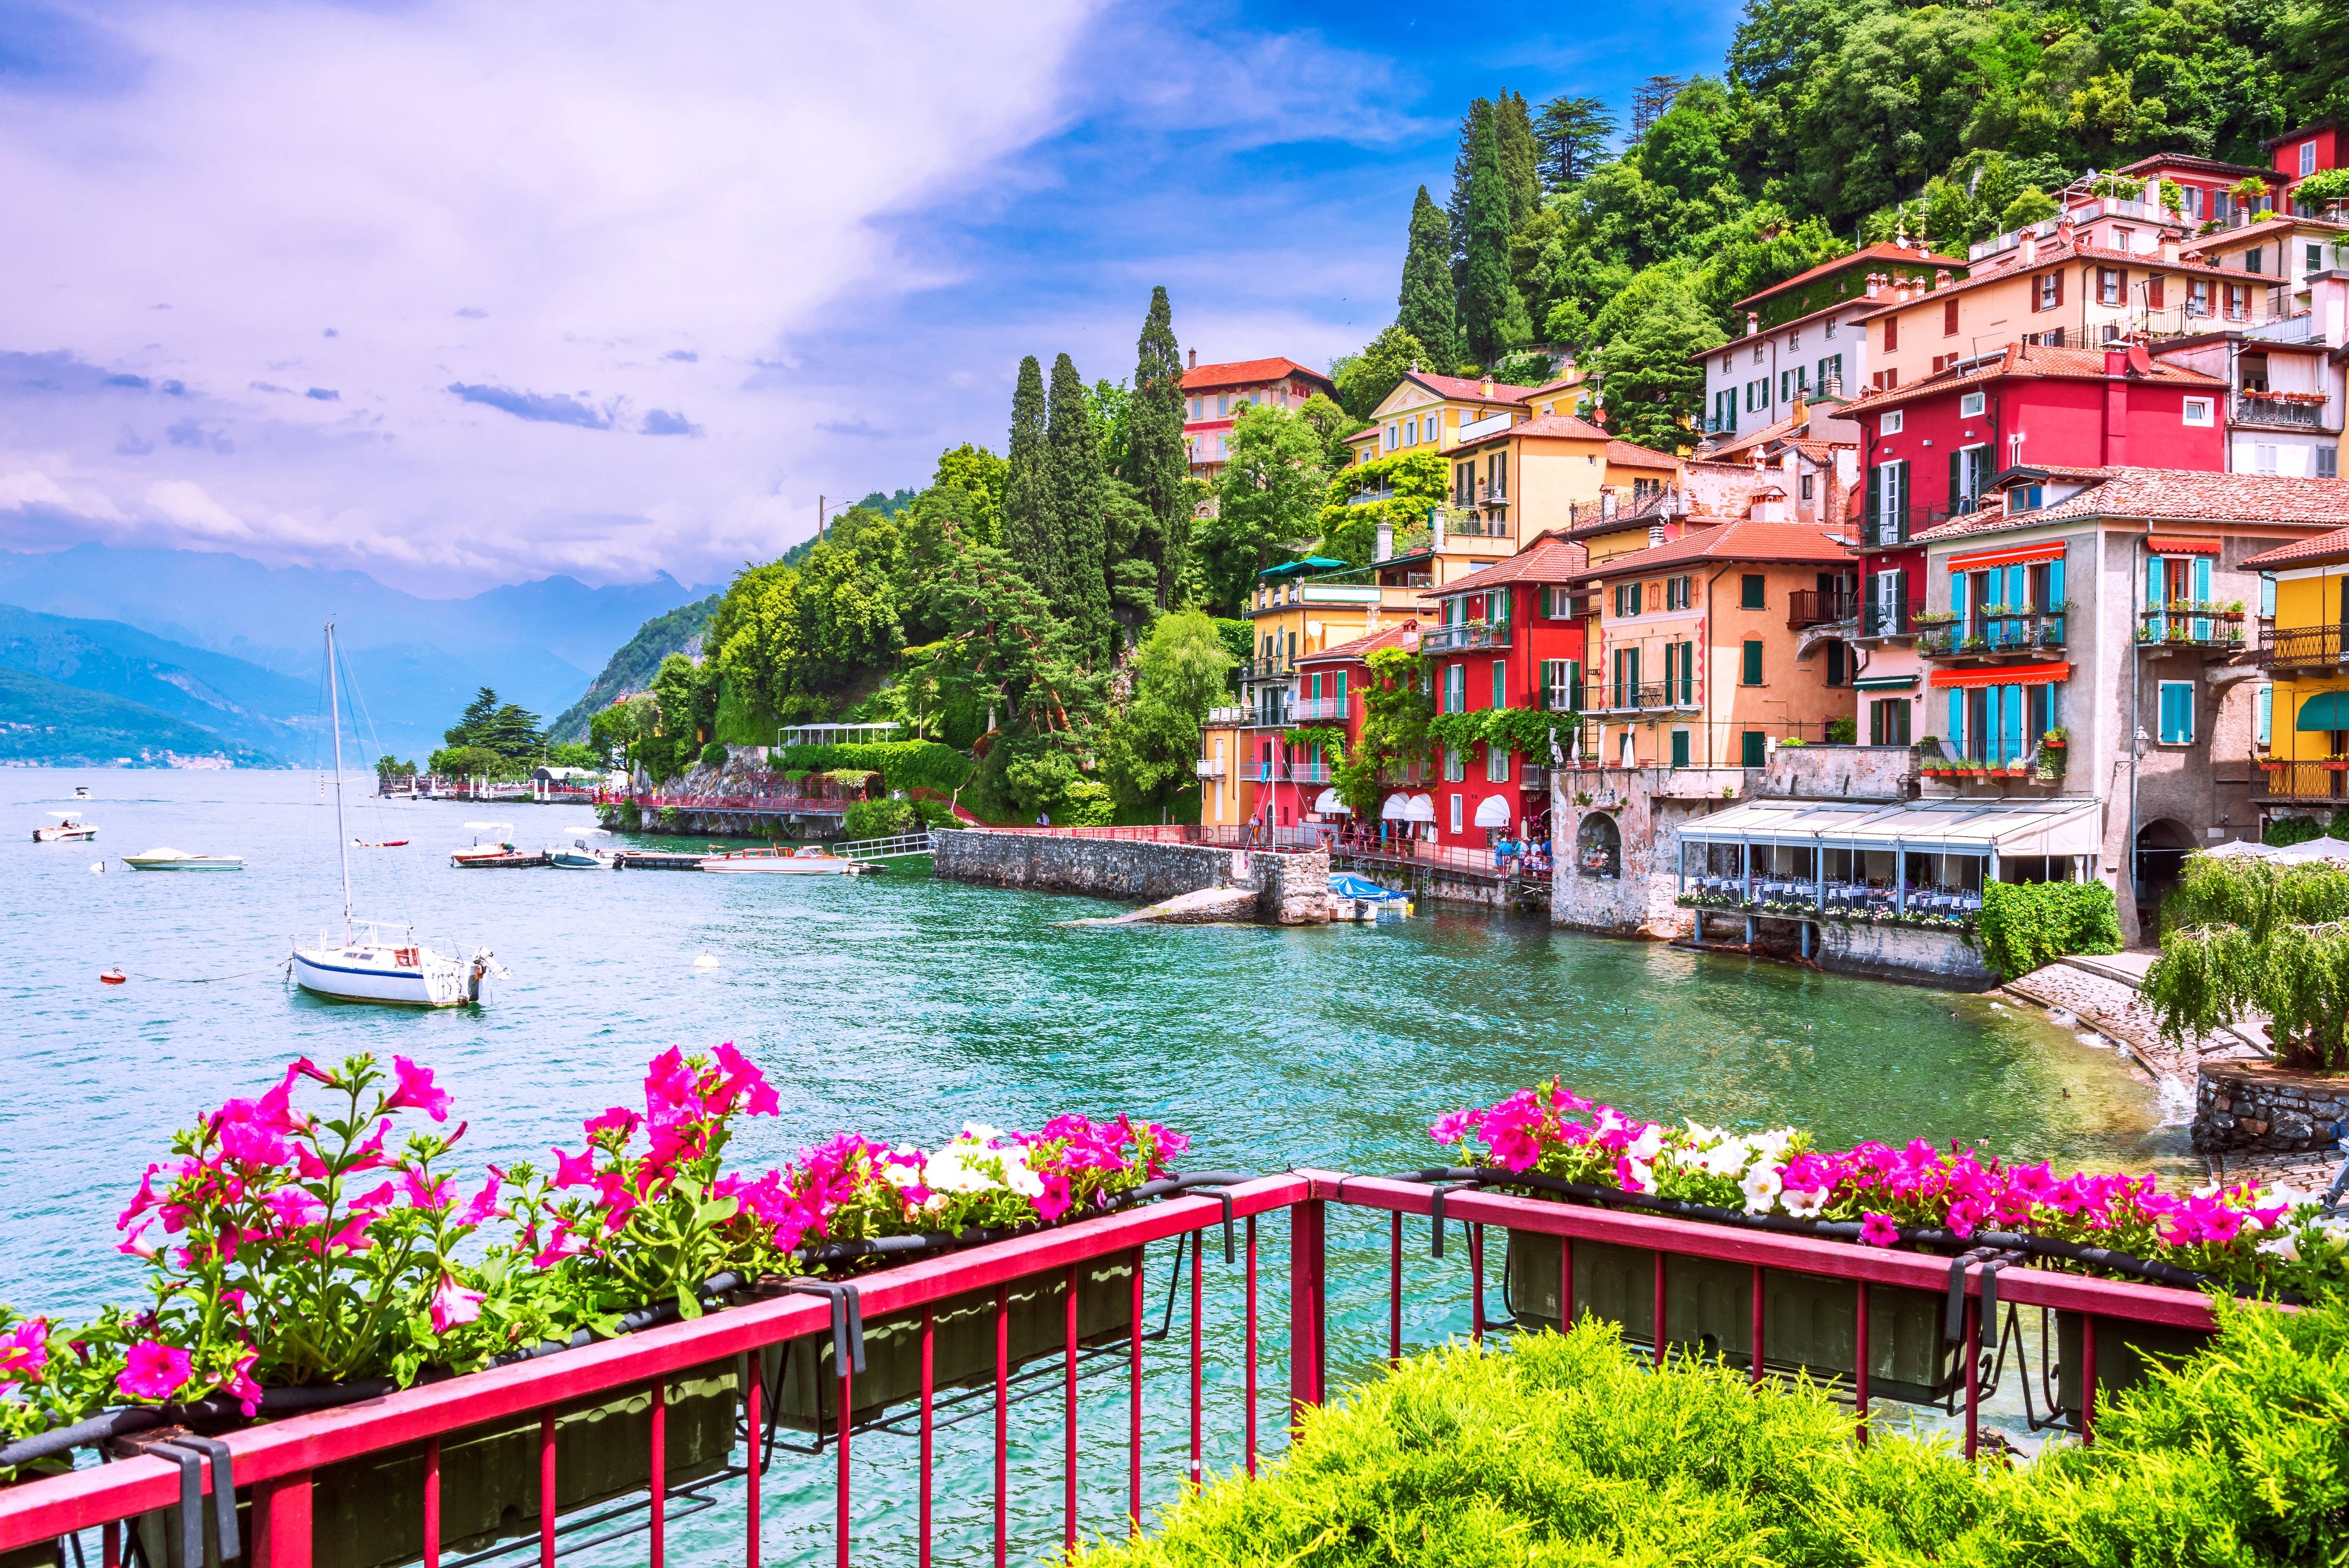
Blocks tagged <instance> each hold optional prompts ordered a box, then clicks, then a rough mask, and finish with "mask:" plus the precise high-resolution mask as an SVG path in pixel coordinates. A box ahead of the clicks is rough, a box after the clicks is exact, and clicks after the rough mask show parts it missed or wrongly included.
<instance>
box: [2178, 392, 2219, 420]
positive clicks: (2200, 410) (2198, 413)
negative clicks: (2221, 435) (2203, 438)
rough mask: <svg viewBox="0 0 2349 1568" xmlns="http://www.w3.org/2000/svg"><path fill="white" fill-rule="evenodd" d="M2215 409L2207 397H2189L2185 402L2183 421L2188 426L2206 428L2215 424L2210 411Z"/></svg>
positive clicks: (2211, 400) (2213, 402) (2214, 405)
mask: <svg viewBox="0 0 2349 1568" xmlns="http://www.w3.org/2000/svg"><path fill="white" fill-rule="evenodd" d="M2215 407H2217V405H2216V403H2215V401H2214V400H2213V399H2211V398H2209V397H2189V398H2187V399H2186V402H2185V419H2186V422H2187V423H2188V424H2189V425H2203V426H2208V425H2210V424H2213V423H2215V422H2216V421H2215V418H2214V416H2213V414H2212V410H2213V409H2214V408H2215Z"/></svg>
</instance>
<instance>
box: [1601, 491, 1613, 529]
mask: <svg viewBox="0 0 2349 1568" xmlns="http://www.w3.org/2000/svg"><path fill="white" fill-rule="evenodd" d="M1614 515H1615V487H1614V486H1612V485H1604V486H1601V487H1600V489H1599V521H1601V522H1604V521H1607V520H1608V519H1609V518H1610V517H1613V516H1614Z"/></svg>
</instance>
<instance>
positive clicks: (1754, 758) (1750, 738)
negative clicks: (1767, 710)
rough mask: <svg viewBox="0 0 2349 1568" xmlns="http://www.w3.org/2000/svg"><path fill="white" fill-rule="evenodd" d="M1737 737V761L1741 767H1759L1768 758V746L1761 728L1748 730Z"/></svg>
mask: <svg viewBox="0 0 2349 1568" xmlns="http://www.w3.org/2000/svg"><path fill="white" fill-rule="evenodd" d="M1737 739H1738V758H1737V763H1738V766H1739V767H1741V768H1759V767H1761V766H1762V765H1763V764H1764V762H1765V761H1767V760H1768V748H1767V747H1765V746H1764V743H1763V739H1762V732H1761V731H1760V730H1758V729H1749V730H1746V731H1745V732H1744V734H1742V735H1740V736H1739V737H1738V738H1737Z"/></svg>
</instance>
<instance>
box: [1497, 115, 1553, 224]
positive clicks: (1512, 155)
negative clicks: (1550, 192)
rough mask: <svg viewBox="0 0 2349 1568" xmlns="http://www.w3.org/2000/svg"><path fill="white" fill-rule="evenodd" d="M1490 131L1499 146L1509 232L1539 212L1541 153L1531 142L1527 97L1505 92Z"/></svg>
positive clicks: (1532, 136)
mask: <svg viewBox="0 0 2349 1568" xmlns="http://www.w3.org/2000/svg"><path fill="white" fill-rule="evenodd" d="M1493 132H1494V136H1495V139H1496V140H1497V141H1498V142H1499V145H1500V153H1501V177H1502V180H1503V181H1504V182H1505V183H1506V185H1507V187H1508V191H1509V232H1510V233H1512V234H1514V233H1516V232H1517V231H1518V230H1520V229H1522V228H1524V227H1525V226H1526V219H1528V218H1530V217H1532V216H1533V215H1534V214H1535V213H1536V212H1538V211H1541V151H1540V149H1539V148H1538V147H1537V145H1536V143H1535V141H1534V120H1533V114H1532V111H1531V110H1529V109H1528V108H1526V95H1525V94H1523V93H1512V92H1505V93H1503V94H1502V95H1501V97H1500V99H1499V101H1498V102H1496V103H1495V104H1494V106H1493Z"/></svg>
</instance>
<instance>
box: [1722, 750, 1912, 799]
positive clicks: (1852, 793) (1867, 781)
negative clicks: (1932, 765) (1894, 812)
mask: <svg viewBox="0 0 2349 1568" xmlns="http://www.w3.org/2000/svg"><path fill="white" fill-rule="evenodd" d="M1917 779H1918V773H1917V751H1916V748H1914V747H1909V746H1781V747H1778V748H1776V749H1775V750H1774V751H1772V752H1771V754H1770V761H1769V765H1768V766H1767V767H1765V768H1764V769H1763V770H1762V788H1761V789H1760V790H1759V791H1758V793H1759V794H1760V795H1761V796H1762V797H1764V798H1765V799H1767V798H1770V797H1773V796H1775V797H1780V798H1784V799H1802V800H1908V799H1915V798H1916V795H1917Z"/></svg>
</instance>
